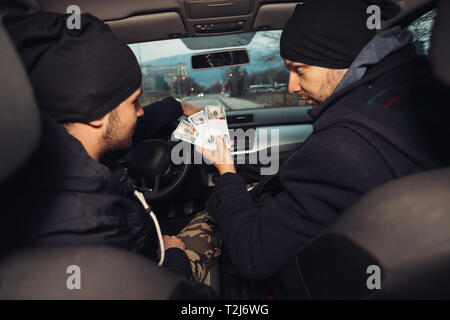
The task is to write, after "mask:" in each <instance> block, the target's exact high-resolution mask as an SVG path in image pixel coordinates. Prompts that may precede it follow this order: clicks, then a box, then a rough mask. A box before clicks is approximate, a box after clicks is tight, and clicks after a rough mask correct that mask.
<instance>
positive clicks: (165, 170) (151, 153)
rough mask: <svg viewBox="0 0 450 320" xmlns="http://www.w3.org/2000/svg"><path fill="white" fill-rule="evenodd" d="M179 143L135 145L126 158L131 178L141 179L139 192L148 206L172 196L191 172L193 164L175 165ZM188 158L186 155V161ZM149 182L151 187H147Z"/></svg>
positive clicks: (162, 141)
mask: <svg viewBox="0 0 450 320" xmlns="http://www.w3.org/2000/svg"><path fill="white" fill-rule="evenodd" d="M177 143H178V142H174V141H165V140H157V139H151V140H145V141H142V142H140V143H139V144H137V145H136V146H134V147H133V149H131V151H130V152H128V153H127V154H126V156H125V158H124V160H125V166H126V167H127V169H128V172H129V174H130V176H131V177H133V178H137V179H138V182H139V184H138V183H137V186H136V188H137V190H138V191H140V192H142V193H143V195H144V197H145V199H146V200H147V202H149V203H150V202H152V201H156V200H160V199H162V198H164V197H166V196H168V195H170V194H171V193H173V192H174V191H175V190H176V189H177V188H178V187H179V186H180V185H181V184H182V183H183V181H184V179H185V178H186V177H187V175H188V173H189V170H190V168H191V164H190V163H189V162H188V161H183V163H181V164H178V165H177V164H174V163H173V162H172V159H171V153H172V149H173V148H174V147H175V145H177ZM186 156H187V155H184V154H183V159H186ZM149 182H150V184H151V187H149V186H148V184H149ZM163 184H167V185H165V186H163Z"/></svg>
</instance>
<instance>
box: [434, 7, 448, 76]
mask: <svg viewBox="0 0 450 320" xmlns="http://www.w3.org/2000/svg"><path fill="white" fill-rule="evenodd" d="M449 33H450V1H448V0H441V1H439V4H438V9H437V16H436V21H435V24H434V27H433V33H432V39H431V53H430V58H431V63H432V66H433V69H434V71H435V73H436V75H437V76H438V77H439V78H440V79H441V80H442V81H444V82H445V83H446V84H448V85H450V59H449V58H450V42H449V41H448V34H449Z"/></svg>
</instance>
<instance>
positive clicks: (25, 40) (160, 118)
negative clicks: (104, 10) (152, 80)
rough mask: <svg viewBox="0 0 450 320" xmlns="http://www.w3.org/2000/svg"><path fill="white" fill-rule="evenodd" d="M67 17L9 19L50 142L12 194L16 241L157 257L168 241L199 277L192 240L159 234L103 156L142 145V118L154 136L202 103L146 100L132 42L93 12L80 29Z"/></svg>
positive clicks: (169, 249)
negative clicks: (188, 248) (188, 246)
mask: <svg viewBox="0 0 450 320" xmlns="http://www.w3.org/2000/svg"><path fill="white" fill-rule="evenodd" d="M67 18H68V15H63V14H56V13H36V14H30V15H27V14H15V15H9V16H6V17H5V18H4V19H3V23H4V25H5V27H6V29H7V31H8V32H9V34H10V37H11V39H12V40H13V42H14V43H15V45H16V47H17V50H18V52H19V54H20V55H21V57H22V60H23V63H24V65H25V67H26V70H27V72H28V74H29V76H30V80H31V83H32V86H33V89H34V93H35V96H36V100H37V102H38V105H39V108H40V109H41V110H42V115H43V123H44V126H43V127H44V131H43V138H42V141H41V145H40V147H39V148H38V150H37V153H36V155H35V157H34V159H33V160H32V161H31V162H30V163H31V164H30V167H29V168H28V170H27V171H26V172H27V174H26V175H25V177H24V179H23V180H22V181H21V183H23V184H24V185H26V186H27V189H26V191H25V194H18V195H17V196H18V199H15V200H13V199H11V208H10V212H11V213H12V214H14V215H16V216H18V215H21V216H20V217H19V218H18V220H21V221H22V222H23V223H22V225H21V226H20V227H18V228H15V229H14V230H12V234H11V235H10V236H11V237H10V238H9V240H10V242H11V243H16V244H22V245H23V244H26V245H29V244H52V245H53V244H56V245H67V244H88V245H93V244H94V245H95V244H106V245H112V246H115V247H120V248H124V249H127V250H131V251H134V252H137V253H140V254H143V255H145V256H148V257H150V258H152V259H156V256H157V249H158V243H160V242H161V243H163V244H164V248H165V259H164V264H163V265H164V266H165V267H166V268H168V269H169V270H172V271H175V272H177V273H178V274H180V275H182V276H184V277H187V278H190V277H191V275H192V273H191V266H190V262H189V260H188V257H187V255H186V253H185V252H184V251H185V245H184V244H183V243H182V242H181V241H180V240H179V239H178V238H176V237H169V236H163V237H160V239H158V236H157V232H156V229H155V226H154V224H153V221H152V219H151V218H150V217H149V215H148V214H147V213H146V212H145V210H144V207H143V206H142V204H141V203H139V201H138V199H137V198H136V197H135V195H134V188H133V186H132V185H130V184H127V183H125V182H124V181H123V176H120V177H119V176H118V172H111V171H110V170H109V169H108V168H107V167H106V166H104V165H102V164H101V163H100V162H99V161H100V160H101V158H102V157H103V156H104V155H105V154H107V153H109V152H111V151H118V150H126V149H128V148H130V147H131V146H132V139H133V134H134V132H135V129H136V126H137V124H138V123H139V121H138V118H140V121H141V122H142V123H140V126H141V127H143V128H141V132H140V134H141V135H145V136H146V138H149V137H150V136H151V135H152V134H154V133H155V132H157V131H158V130H159V129H160V128H162V127H163V126H164V125H167V124H169V123H171V122H173V121H175V120H176V119H177V118H178V117H180V116H181V114H182V113H184V114H186V115H191V114H193V113H195V112H197V111H199V110H201V108H200V107H198V106H195V105H191V104H188V103H184V102H183V103H179V102H178V101H176V100H175V99H174V98H166V99H164V100H162V101H160V102H157V103H154V104H152V105H149V106H147V107H145V108H142V107H141V105H140V103H139V97H140V95H141V93H142V88H141V70H140V67H139V64H138V62H137V60H136V57H135V56H134V54H133V52H132V51H131V50H130V48H129V47H128V46H127V45H126V44H125V43H124V42H123V41H121V40H120V39H119V38H117V37H116V36H115V35H114V34H113V33H112V32H111V30H110V28H109V27H108V26H107V25H106V24H104V23H103V22H102V21H100V20H99V19H97V18H95V17H93V16H92V15H90V14H83V15H81V28H80V29H79V30H77V29H74V30H69V29H68V28H67V26H66V21H67ZM21 191H22V192H23V191H24V189H23V188H21ZM19 199H26V200H27V201H25V202H24V201H20V200H19ZM155 223H156V222H155ZM156 228H157V227H156Z"/></svg>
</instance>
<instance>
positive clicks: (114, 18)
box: [0, 0, 433, 43]
mask: <svg viewBox="0 0 450 320" xmlns="http://www.w3.org/2000/svg"><path fill="white" fill-rule="evenodd" d="M305 1H314V0H305ZM305 1H289V0H288V1H286V0H285V1H283V0H281V1H277V0H269V1H268V0H126V1H124V0H77V1H76V2H75V3H76V5H78V6H79V7H80V9H81V12H82V13H85V12H89V13H91V14H93V15H95V16H97V17H99V18H100V19H102V20H103V21H105V22H106V23H108V24H109V25H110V26H111V28H112V30H113V31H114V32H115V33H116V34H117V35H118V36H119V37H121V38H122V39H123V40H125V41H126V42H128V43H133V42H143V41H151V40H159V39H168V38H180V37H199V36H206V35H223V34H230V33H240V32H250V31H256V30H274V29H282V28H283V26H284V24H285V23H286V21H287V20H288V19H289V17H290V16H291V14H292V13H293V10H294V8H295V6H296V5H297V4H298V3H303V2H305ZM393 1H394V2H396V3H397V4H398V5H399V6H400V7H401V9H402V10H401V12H400V14H399V15H397V16H396V17H394V18H393V19H391V20H389V21H384V22H383V28H386V27H389V26H391V25H393V24H395V23H397V22H398V21H401V20H402V19H404V18H405V17H408V16H409V15H410V14H411V12H414V11H416V10H418V9H420V8H421V7H425V6H426V5H428V4H430V3H432V2H433V0H393ZM73 4H74V1H73V0H3V1H2V4H0V15H1V14H5V12H10V11H28V12H34V11H48V12H62V13H65V12H66V10H67V8H68V7H69V6H70V5H73Z"/></svg>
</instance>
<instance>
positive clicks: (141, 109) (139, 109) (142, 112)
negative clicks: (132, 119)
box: [136, 104, 144, 117]
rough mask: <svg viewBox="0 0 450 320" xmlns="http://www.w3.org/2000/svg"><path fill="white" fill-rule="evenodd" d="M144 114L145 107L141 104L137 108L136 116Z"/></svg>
mask: <svg viewBox="0 0 450 320" xmlns="http://www.w3.org/2000/svg"><path fill="white" fill-rule="evenodd" d="M143 115H144V109H143V108H142V106H141V105H140V104H139V108H137V110H136V116H138V117H142V116H143Z"/></svg>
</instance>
